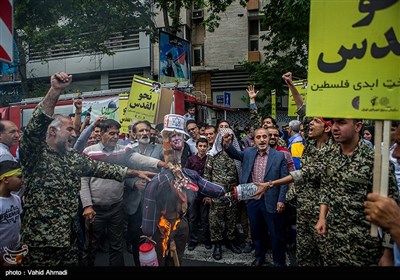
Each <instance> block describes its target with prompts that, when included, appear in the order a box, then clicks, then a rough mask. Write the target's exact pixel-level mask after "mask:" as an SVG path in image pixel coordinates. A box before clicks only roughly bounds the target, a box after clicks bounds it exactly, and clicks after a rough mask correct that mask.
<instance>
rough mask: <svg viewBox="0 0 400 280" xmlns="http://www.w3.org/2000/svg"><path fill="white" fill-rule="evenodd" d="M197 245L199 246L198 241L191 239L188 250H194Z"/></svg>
mask: <svg viewBox="0 0 400 280" xmlns="http://www.w3.org/2000/svg"><path fill="white" fill-rule="evenodd" d="M196 247H197V242H194V241H190V242H189V245H188V250H189V251H193V250H194V248H196Z"/></svg>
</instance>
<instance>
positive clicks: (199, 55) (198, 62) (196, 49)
mask: <svg viewBox="0 0 400 280" xmlns="http://www.w3.org/2000/svg"><path fill="white" fill-rule="evenodd" d="M202 65H203V46H201V45H198V46H193V66H202Z"/></svg>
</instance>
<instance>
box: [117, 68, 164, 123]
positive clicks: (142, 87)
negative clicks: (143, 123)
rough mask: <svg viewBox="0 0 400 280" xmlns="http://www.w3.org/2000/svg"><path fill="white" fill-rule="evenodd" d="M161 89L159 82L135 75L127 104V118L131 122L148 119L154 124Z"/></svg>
mask: <svg viewBox="0 0 400 280" xmlns="http://www.w3.org/2000/svg"><path fill="white" fill-rule="evenodd" d="M160 90H161V88H160V84H159V83H157V82H155V81H152V80H150V79H147V78H143V77H141V76H138V75H134V77H133V81H132V87H131V92H130V94H129V99H128V104H127V105H126V110H125V119H127V120H129V121H130V123H132V122H134V121H138V120H147V121H149V122H150V123H152V124H154V121H155V117H156V112H157V107H158V100H159V98H160Z"/></svg>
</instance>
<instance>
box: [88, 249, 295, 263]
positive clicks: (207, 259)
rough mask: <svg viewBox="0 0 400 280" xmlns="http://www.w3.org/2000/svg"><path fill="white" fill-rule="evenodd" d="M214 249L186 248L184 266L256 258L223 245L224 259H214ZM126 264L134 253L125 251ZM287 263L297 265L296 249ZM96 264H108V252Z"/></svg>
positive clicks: (99, 255) (269, 259)
mask: <svg viewBox="0 0 400 280" xmlns="http://www.w3.org/2000/svg"><path fill="white" fill-rule="evenodd" d="M212 252H213V249H206V248H205V247H204V245H203V244H199V245H198V246H197V247H196V248H195V249H194V250H193V251H189V250H188V249H187V248H186V250H185V255H184V258H183V261H182V264H181V265H182V266H187V267H190V266H197V267H201V266H204V267H209V266H250V265H251V263H252V262H253V260H254V250H253V251H252V252H250V253H247V254H245V253H241V254H235V253H233V252H231V251H230V250H229V249H227V248H226V247H225V246H222V259H221V260H218V261H217V260H214V259H213V257H212ZM124 258H125V266H128V267H129V266H134V264H133V257H132V254H130V253H128V252H127V251H126V250H125V251H124ZM286 265H287V266H295V260H294V251H289V252H288V254H287V255H286ZM95 266H108V253H104V252H99V253H98V255H97V257H96V262H95ZM264 266H272V255H271V251H270V250H269V251H268V252H267V254H266V264H265V265H264Z"/></svg>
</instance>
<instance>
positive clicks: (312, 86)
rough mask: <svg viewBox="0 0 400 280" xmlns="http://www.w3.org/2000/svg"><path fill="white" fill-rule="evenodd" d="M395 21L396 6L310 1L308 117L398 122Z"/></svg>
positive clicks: (399, 55) (399, 60)
mask: <svg viewBox="0 0 400 280" xmlns="http://www.w3.org/2000/svg"><path fill="white" fill-rule="evenodd" d="M338 15H340V16H338ZM333 17H334V18H333ZM399 19H400V1H377V0H375V1H357V0H346V1H343V0H342V1H337V0H311V12H310V44H309V45H310V48H309V60H308V61H309V65H308V69H309V76H308V89H307V115H308V116H323V117H337V118H360V119H375V120H394V119H396V120H399V119H400V23H399V22H400V21H399Z"/></svg>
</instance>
